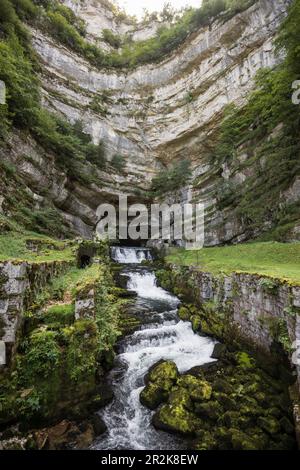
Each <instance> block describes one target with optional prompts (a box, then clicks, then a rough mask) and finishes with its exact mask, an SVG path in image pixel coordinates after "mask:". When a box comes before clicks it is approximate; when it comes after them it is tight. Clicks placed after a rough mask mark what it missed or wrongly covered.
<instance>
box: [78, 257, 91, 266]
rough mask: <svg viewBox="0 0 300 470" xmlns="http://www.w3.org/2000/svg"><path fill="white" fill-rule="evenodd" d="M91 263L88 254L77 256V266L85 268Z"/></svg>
mask: <svg viewBox="0 0 300 470" xmlns="http://www.w3.org/2000/svg"><path fill="white" fill-rule="evenodd" d="M91 264H92V258H91V257H90V256H88V255H81V256H80V258H79V268H80V269H85V268H87V267H88V266H90V265H91Z"/></svg>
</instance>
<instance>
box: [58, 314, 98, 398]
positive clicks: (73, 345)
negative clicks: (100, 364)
mask: <svg viewBox="0 0 300 470" xmlns="http://www.w3.org/2000/svg"><path fill="white" fill-rule="evenodd" d="M63 341H64V342H66V345H67V347H66V374H67V375H68V377H69V378H70V382H71V383H72V382H73V383H75V384H79V386H81V385H82V384H84V387H85V389H89V388H93V387H94V386H95V373H96V369H97V357H98V349H99V332H98V329H97V326H96V325H95V322H94V321H92V320H78V321H76V322H75V323H74V325H72V326H70V327H68V328H65V329H64V330H63Z"/></svg>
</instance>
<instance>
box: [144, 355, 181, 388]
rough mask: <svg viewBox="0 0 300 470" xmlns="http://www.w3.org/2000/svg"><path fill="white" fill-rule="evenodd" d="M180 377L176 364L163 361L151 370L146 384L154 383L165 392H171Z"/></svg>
mask: <svg viewBox="0 0 300 470" xmlns="http://www.w3.org/2000/svg"><path fill="white" fill-rule="evenodd" d="M178 376H179V372H178V369H177V366H176V364H175V362H173V361H162V362H159V363H157V364H155V365H154V366H153V367H152V368H150V370H149V372H148V374H147V376H146V378H145V382H146V384H148V383H149V382H152V383H155V384H156V385H159V386H160V387H161V388H162V389H164V390H170V389H171V387H172V386H173V385H174V384H175V382H176V381H177V378H178Z"/></svg>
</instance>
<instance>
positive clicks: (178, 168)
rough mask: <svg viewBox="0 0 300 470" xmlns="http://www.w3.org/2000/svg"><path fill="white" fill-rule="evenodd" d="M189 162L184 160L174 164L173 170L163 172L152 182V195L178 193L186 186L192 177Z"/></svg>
mask: <svg viewBox="0 0 300 470" xmlns="http://www.w3.org/2000/svg"><path fill="white" fill-rule="evenodd" d="M191 173H192V172H191V168H190V161H189V160H182V161H180V162H178V163H175V164H173V166H172V167H171V168H168V169H166V170H163V171H161V172H160V173H159V175H158V176H155V177H154V178H153V180H152V186H151V193H152V195H153V196H154V197H157V196H161V195H162V194H165V193H167V192H171V191H176V190H178V189H179V188H181V187H182V186H186V185H187V183H188V180H189V178H190V176H191Z"/></svg>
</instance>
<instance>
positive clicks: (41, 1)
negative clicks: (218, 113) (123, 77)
mask: <svg viewBox="0 0 300 470" xmlns="http://www.w3.org/2000/svg"><path fill="white" fill-rule="evenodd" d="M2 1H4V0H2ZM7 1H9V0H7ZM254 1H255V0H240V1H237V0H205V1H204V2H203V5H202V6H201V7H200V8H196V9H194V8H188V9H186V10H185V11H184V12H183V14H182V15H181V16H179V17H178V18H177V20H176V21H173V15H172V14H170V12H169V18H168V15H167V13H166V15H167V16H166V17H167V18H168V21H170V22H171V25H170V26H169V27H167V26H161V27H160V28H159V29H158V31H157V34H156V35H155V36H154V37H152V38H150V39H147V40H144V41H136V42H133V41H132V40H131V39H130V36H129V37H128V38H121V37H120V36H117V35H115V34H113V33H112V32H111V31H109V30H103V39H104V40H105V41H106V42H108V43H109V44H110V45H112V46H113V47H114V48H116V49H118V48H120V46H121V45H122V48H121V49H120V51H113V52H110V53H105V52H104V51H103V50H102V49H100V47H98V46H95V45H94V44H90V43H89V42H88V41H87V40H86V39H85V34H86V32H85V26H84V24H83V22H82V21H81V20H80V18H78V17H77V16H76V15H75V14H74V13H73V11H72V10H71V9H69V8H68V7H66V6H64V5H61V4H60V3H59V2H58V1H57V0H13V2H12V3H13V4H14V5H15V7H16V10H17V13H18V14H19V15H20V16H21V18H22V19H23V20H25V21H27V22H29V23H30V24H32V25H34V26H37V27H38V28H41V29H44V30H46V31H47V32H48V34H50V35H52V36H53V37H54V38H55V39H56V40H59V41H60V42H62V43H63V44H64V45H66V46H67V47H69V48H71V49H73V50H74V51H75V52H77V53H79V54H81V55H83V56H84V57H85V58H86V59H87V60H89V61H90V62H91V63H92V64H93V65H95V66H97V67H117V68H118V67H136V66H137V65H140V64H145V63H148V62H155V61H159V60H162V59H163V57H164V56H165V55H167V54H169V53H171V52H172V51H173V50H174V49H176V48H177V47H178V46H180V45H181V44H182V43H183V42H184V41H185V40H186V39H187V37H188V36H189V35H190V34H191V33H192V32H194V31H197V30H198V29H199V28H201V27H205V26H207V25H210V24H211V22H212V21H213V20H214V19H215V18H216V17H218V16H220V15H221V18H222V19H223V20H226V19H228V18H230V17H232V16H234V15H235V14H237V13H239V12H241V11H243V10H245V9H246V8H248V7H249V6H250V5H251V4H253V3H254Z"/></svg>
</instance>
